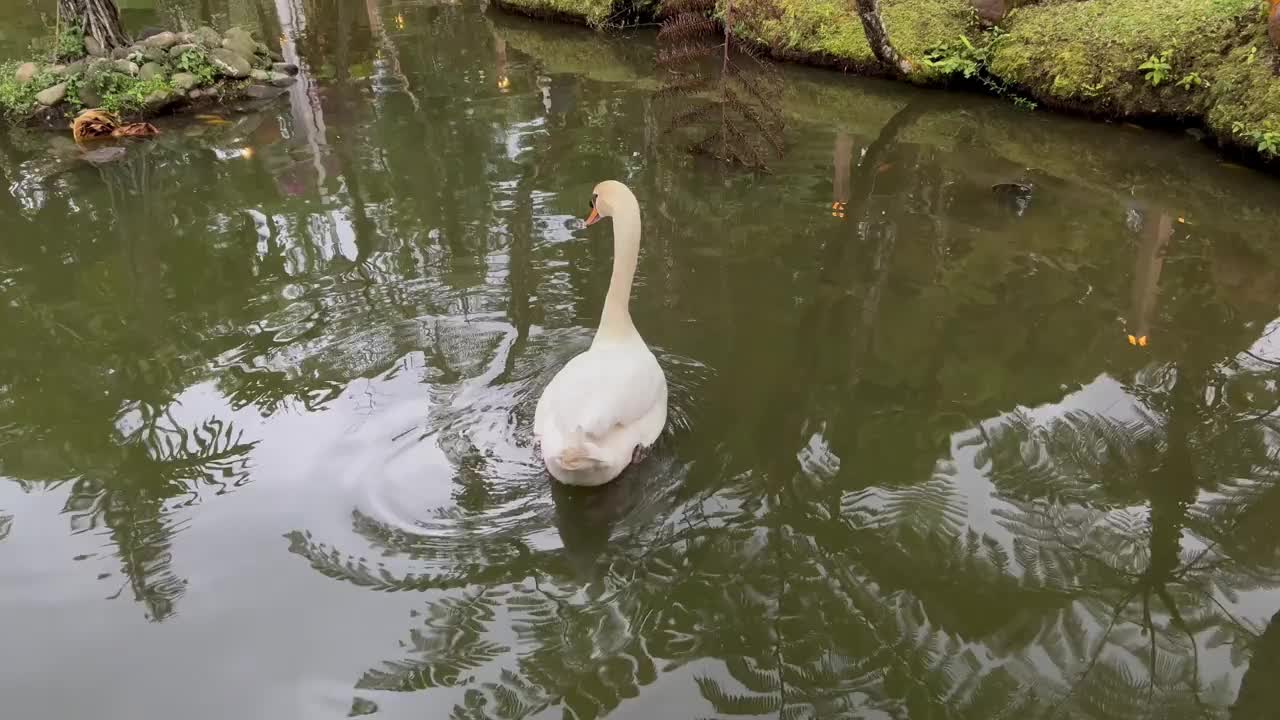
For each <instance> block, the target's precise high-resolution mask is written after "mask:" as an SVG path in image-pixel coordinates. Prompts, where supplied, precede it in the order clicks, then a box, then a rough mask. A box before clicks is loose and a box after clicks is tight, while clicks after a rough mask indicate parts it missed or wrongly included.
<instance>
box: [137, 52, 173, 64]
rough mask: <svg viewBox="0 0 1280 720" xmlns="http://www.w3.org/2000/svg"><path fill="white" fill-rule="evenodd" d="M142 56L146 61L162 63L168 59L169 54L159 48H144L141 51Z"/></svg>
mask: <svg viewBox="0 0 1280 720" xmlns="http://www.w3.org/2000/svg"><path fill="white" fill-rule="evenodd" d="M142 57H143V59H144V60H146V61H147V62H153V63H161V64H164V63H165V62H168V60H169V54H168V53H167V52H165V51H164V50H161V49H160V48H146V49H145V50H143V51H142Z"/></svg>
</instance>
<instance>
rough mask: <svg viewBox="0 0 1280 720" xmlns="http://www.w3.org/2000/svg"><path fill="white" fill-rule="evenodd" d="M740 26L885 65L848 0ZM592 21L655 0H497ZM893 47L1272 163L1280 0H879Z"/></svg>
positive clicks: (1018, 92) (928, 63) (774, 3)
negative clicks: (1176, 129) (1273, 4)
mask: <svg viewBox="0 0 1280 720" xmlns="http://www.w3.org/2000/svg"><path fill="white" fill-rule="evenodd" d="M753 1H754V2H763V3H765V4H766V5H768V6H770V8H769V9H770V12H768V13H765V15H766V16H767V18H768V19H766V20H765V21H763V22H760V23H755V24H754V27H753V28H752V29H751V30H750V31H746V30H743V29H741V28H737V30H738V31H739V32H744V33H749V35H748V36H747V37H746V38H745V39H747V40H750V41H753V42H755V43H757V44H758V45H759V46H761V47H762V48H763V49H765V50H766V51H767V52H769V53H770V54H772V55H774V56H775V57H778V58H780V59H787V60H794V61H800V62H806V63H811V64H818V65H827V66H834V67H838V68H841V69H844V70H848V71H852V72H857V73H862V74H875V75H883V74H887V73H886V71H885V68H883V67H882V66H881V65H879V64H878V63H877V62H876V61H875V58H874V57H873V56H872V53H871V50H870V48H869V47H868V46H867V43H866V39H865V36H864V35H863V31H862V26H861V24H860V23H859V21H858V18H857V16H856V14H855V13H854V12H853V10H852V2H851V1H850V0H753ZM494 3H495V4H496V5H497V6H499V7H501V8H504V9H507V10H512V11H516V12H522V13H525V14H530V15H534V16H541V17H554V18H560V19H571V20H576V21H579V22H583V23H586V24H590V25H593V26H596V27H605V26H608V25H611V24H618V23H619V22H620V20H621V19H624V18H635V17H644V16H645V15H649V16H651V15H652V13H653V9H654V6H655V4H656V3H655V2H654V0H494ZM881 8H882V15H883V19H884V23H885V26H886V27H887V28H888V31H889V34H890V37H891V39H892V41H893V43H894V44H895V45H896V47H897V49H898V50H899V52H901V53H902V54H903V55H905V56H906V57H907V58H908V59H910V60H911V61H912V63H913V65H914V67H915V71H914V72H913V73H912V75H911V76H910V77H908V78H906V79H907V80H909V81H911V82H914V83H917V84H926V85H951V86H970V87H978V88H981V89H984V90H986V91H989V92H993V93H995V94H998V95H1002V96H1006V97H1008V98H1010V99H1011V100H1013V101H1015V102H1018V103H1019V104H1022V105H1025V106H1028V107H1031V106H1041V107H1047V108H1053V109H1057V110H1065V111H1070V112H1075V113H1081V114H1086V115H1090V116H1093V117H1097V118H1103V119H1115V120H1130V121H1137V122H1160V123H1174V124H1178V125H1182V126H1187V127H1199V128H1203V129H1205V130H1207V131H1208V133H1209V135H1210V136H1212V137H1213V138H1214V139H1216V140H1217V142H1218V143H1219V145H1220V146H1222V147H1223V148H1225V149H1229V150H1232V151H1239V152H1242V153H1243V154H1245V155H1247V156H1249V157H1251V158H1253V159H1256V160H1260V161H1265V162H1267V163H1268V164H1270V165H1272V166H1275V165H1276V164H1277V160H1280V74H1278V70H1280V49H1278V48H1277V43H1276V42H1274V41H1273V40H1272V37H1276V38H1280V6H1277V9H1276V11H1275V12H1274V13H1273V14H1274V15H1275V18H1274V19H1272V21H1271V23H1272V25H1274V26H1275V27H1274V28H1273V30H1272V34H1271V37H1269V35H1268V14H1269V12H1270V4H1269V3H1268V2H1267V0H1030V1H1027V0H881Z"/></svg>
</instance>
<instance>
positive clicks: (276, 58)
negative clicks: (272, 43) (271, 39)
mask: <svg viewBox="0 0 1280 720" xmlns="http://www.w3.org/2000/svg"><path fill="white" fill-rule="evenodd" d="M268 55H269V56H270V57H271V61H272V62H278V63H282V62H284V56H283V55H281V54H280V51H279V50H272V51H271V52H270V53H268Z"/></svg>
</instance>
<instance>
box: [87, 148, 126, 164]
mask: <svg viewBox="0 0 1280 720" xmlns="http://www.w3.org/2000/svg"><path fill="white" fill-rule="evenodd" d="M126 152H128V150H126V149H125V148H123V147H120V146H119V145H115V146H112V147H102V148H97V149H95V150H90V151H89V152H86V153H85V154H84V155H81V156H80V157H81V158H83V159H84V160H85V162H88V163H91V164H93V165H103V164H105V163H109V162H115V161H116V160H119V159H120V158H122V157H124V154H125V153H126Z"/></svg>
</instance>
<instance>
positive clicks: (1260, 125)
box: [1205, 35, 1280, 157]
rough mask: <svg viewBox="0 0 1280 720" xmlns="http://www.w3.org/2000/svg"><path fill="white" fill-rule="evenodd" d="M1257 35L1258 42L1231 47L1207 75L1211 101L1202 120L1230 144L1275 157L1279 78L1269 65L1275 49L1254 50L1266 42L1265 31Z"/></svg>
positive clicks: (1278, 132)
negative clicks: (1210, 73) (1258, 36)
mask: <svg viewBox="0 0 1280 720" xmlns="http://www.w3.org/2000/svg"><path fill="white" fill-rule="evenodd" d="M1260 38H1261V39H1260V40H1259V42H1258V43H1257V44H1254V45H1241V46H1239V47H1236V48H1235V49H1233V50H1232V51H1231V52H1230V53H1228V54H1227V55H1226V57H1225V58H1224V60H1223V62H1222V63H1221V64H1219V65H1218V67H1217V68H1216V72H1215V73H1214V74H1213V76H1212V77H1207V78H1206V80H1207V81H1208V82H1209V83H1210V85H1209V87H1208V89H1207V91H1206V95H1208V96H1209V97H1210V103H1209V110H1208V112H1207V113H1206V114H1205V124H1206V125H1207V126H1208V127H1209V129H1210V130H1212V131H1213V132H1214V133H1215V134H1216V135H1217V136H1218V137H1219V138H1222V139H1223V140H1225V141H1226V142H1228V143H1230V144H1236V145H1242V146H1244V147H1247V148H1251V149H1254V150H1257V151H1258V152H1261V153H1263V154H1264V155H1268V156H1272V157H1274V156H1275V155H1277V148H1276V147H1275V145H1276V141H1277V140H1278V139H1280V78H1277V77H1276V74H1275V71H1274V70H1273V69H1272V64H1273V63H1274V62H1276V52H1275V51H1274V50H1272V49H1267V50H1266V51H1265V52H1259V51H1257V50H1256V48H1257V47H1258V46H1260V45H1263V44H1264V43H1265V42H1266V36H1265V35H1262V36H1260Z"/></svg>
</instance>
